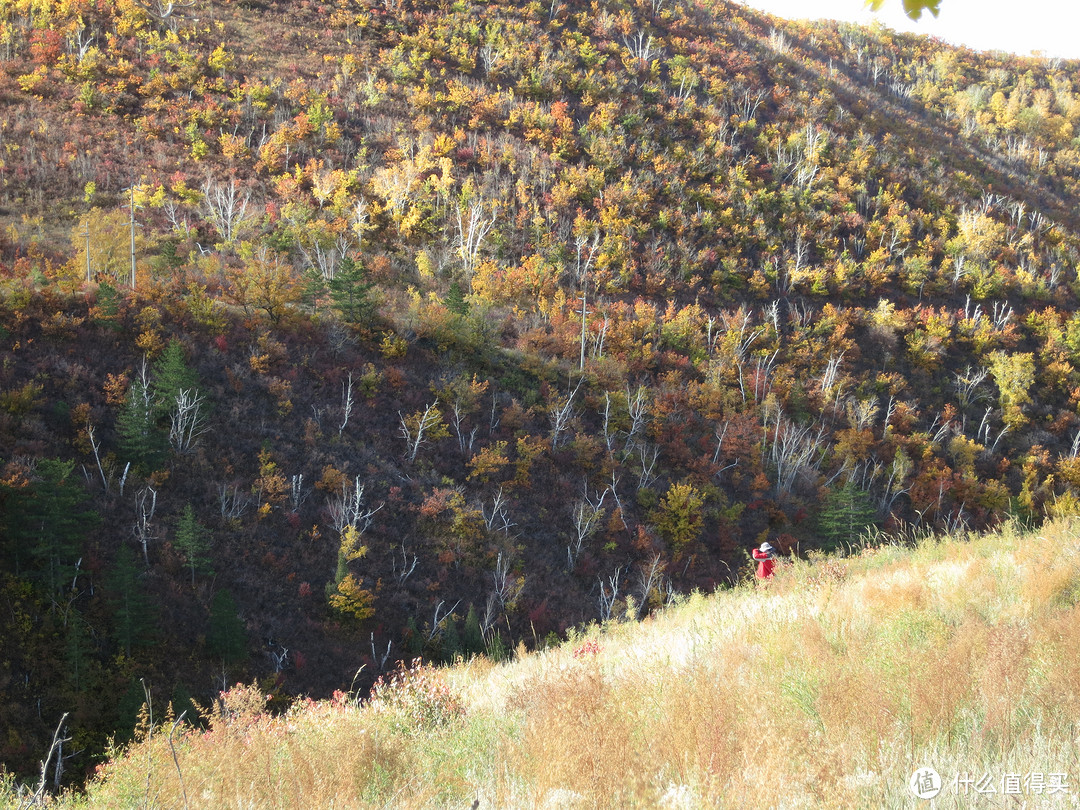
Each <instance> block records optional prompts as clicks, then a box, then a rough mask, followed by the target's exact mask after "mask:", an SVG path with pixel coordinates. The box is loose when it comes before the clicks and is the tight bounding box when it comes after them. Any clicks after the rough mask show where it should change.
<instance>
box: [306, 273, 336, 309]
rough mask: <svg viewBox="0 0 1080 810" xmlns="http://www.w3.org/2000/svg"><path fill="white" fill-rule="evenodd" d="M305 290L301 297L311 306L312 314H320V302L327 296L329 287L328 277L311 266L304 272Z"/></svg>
mask: <svg viewBox="0 0 1080 810" xmlns="http://www.w3.org/2000/svg"><path fill="white" fill-rule="evenodd" d="M303 283H304V286H303V290H302V292H301V297H302V298H303V300H304V301H307V302H308V304H309V305H310V306H311V314H312V315H318V314H319V302H320V301H321V300H322V299H323V298H324V297H325V296H326V294H327V292H328V291H329V288H328V287H327V286H326V279H325V278H324V277H323V274H322V273H320V272H319V271H318V270H316V269H315V268H311V269H310V270H308V271H307V272H306V273H304V279H303Z"/></svg>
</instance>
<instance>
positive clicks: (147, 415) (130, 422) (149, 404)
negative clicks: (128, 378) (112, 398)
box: [116, 377, 166, 469]
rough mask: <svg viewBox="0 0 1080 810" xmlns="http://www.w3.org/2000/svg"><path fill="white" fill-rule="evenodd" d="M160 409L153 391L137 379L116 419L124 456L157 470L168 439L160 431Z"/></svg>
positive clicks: (139, 378)
mask: <svg viewBox="0 0 1080 810" xmlns="http://www.w3.org/2000/svg"><path fill="white" fill-rule="evenodd" d="M158 416H159V405H158V402H157V401H156V400H155V398H154V393H153V391H152V390H151V387H150V386H149V385H148V384H147V383H146V382H145V381H144V380H143V379H142V378H141V377H137V378H136V379H135V381H134V382H132V383H131V387H130V388H129V389H128V395H127V398H126V399H125V400H124V404H123V406H121V409H120V413H119V415H118V416H117V417H116V432H117V433H118V434H119V437H120V449H121V451H122V452H123V454H124V456H125V457H126V458H128V459H130V460H131V461H133V462H134V463H135V464H136V465H140V466H143V467H146V468H150V469H155V468H156V467H157V466H158V465H159V464H160V463H161V462H162V461H163V459H164V456H165V446H166V444H165V435H164V433H163V432H162V431H161V429H160V428H159V427H158V424H157V420H158Z"/></svg>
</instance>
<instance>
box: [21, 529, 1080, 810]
mask: <svg viewBox="0 0 1080 810" xmlns="http://www.w3.org/2000/svg"><path fill="white" fill-rule="evenodd" d="M1078 597H1080V523H1074V522H1067V521H1063V522H1058V523H1055V524H1049V525H1046V526H1044V527H1043V528H1042V529H1041V530H1040V531H1038V532H1037V533H1035V534H1030V535H1024V534H1022V533H1020V532H1019V531H1017V530H1016V529H1014V528H1012V527H1008V528H1005V529H1003V530H1001V531H999V532H996V533H993V534H988V535H986V536H981V537H972V538H964V539H962V540H937V539H934V538H924V539H922V540H920V541H919V542H918V544H917V545H914V546H900V545H888V544H885V545H882V546H880V547H872V548H867V549H862V550H859V551H857V552H856V553H853V554H850V555H848V556H846V557H819V558H817V559H813V560H810V561H800V562H795V563H792V564H789V565H784V566H781V567H780V569H779V572H778V574H777V576H776V577H775V578H774V580H773V581H771V582H769V583H767V584H765V585H759V584H755V583H753V582H748V583H746V584H743V585H740V586H739V587H737V588H734V589H732V590H729V591H724V592H720V593H718V594H715V595H713V596H708V597H706V596H702V595H694V596H691V597H689V598H687V599H685V600H684V601H683V602H682V603H681V604H678V605H675V606H672V607H669V608H668V609H667V610H666V611H664V612H663V613H661V614H659V615H656V616H653V617H651V618H649V619H647V620H646V621H644V622H642V623H624V624H619V623H613V624H609V625H607V626H605V627H602V628H601V627H595V626H594V627H592V628H589V629H587V630H586V631H585V632H584V633H582V634H579V635H576V636H575V637H574V638H572V639H571V640H570V641H568V642H567V643H566V644H564V645H562V646H561V647H558V648H554V649H549V650H544V651H541V652H537V653H533V654H527V655H526V654H521V655H519V656H518V658H517V660H515V661H513V662H511V663H507V664H494V663H492V662H491V661H488V660H486V659H476V660H473V661H470V662H465V663H462V664H460V665H458V666H457V667H453V668H449V669H444V670H428V669H423V670H415V671H413V672H412V673H410V674H407V675H403V676H401V678H399V682H398V683H397V684H396V685H395V686H391V687H389V688H388V689H387V690H384V692H383V693H382V695H381V696H380V697H377V698H375V699H373V700H371V701H363V702H357V701H355V700H353V699H350V698H348V697H342V698H340V699H338V700H336V701H325V702H312V703H308V704H302V705H299V706H297V707H295V708H294V709H293V710H292V711H290V712H289V713H288V714H287V715H285V716H282V717H268V716H265V715H263V714H261V713H260V711H259V709H260V703H259V697H258V696H257V695H255V694H253V693H250V692H249V691H248V692H245V691H243V690H234V692H235V694H234V695H232V696H231V698H230V700H232V701H234V711H232V712H231V713H230V715H229V716H227V717H222V716H218V717H217V718H215V720H214V722H213V726H212V728H211V730H210V731H208V732H197V731H192V730H188V731H186V732H183V733H181V732H180V731H179V730H178V731H177V733H176V734H174V735H173V738H172V744H171V745H170V738H169V733H168V732H169V728H170V727H169V725H168V724H167V723H159V724H158V731H157V733H155V734H154V735H153V736H151V737H150V738H149V739H145V740H143V741H142V742H140V743H138V744H136V745H134V746H132V747H131V748H130V749H129V750H128V751H127V752H125V753H124V755H123V756H120V757H118V758H117V759H115V760H114V761H113V762H111V763H110V765H109V766H108V767H107V768H105V769H104V770H103V772H102V773H101V774H100V776H99V778H98V779H97V780H95V782H94V783H93V784H92V785H91V786H90V789H89V792H88V793H87V794H86V795H84V796H72V797H65V798H64V799H63V800H62V801H61V802H60V803H61V804H62V805H63V806H66V807H84V806H85V807H116V808H121V807H124V808H126V807H136V806H147V807H170V808H172V807H187V808H224V807H235V808H247V807H259V808H275V807H281V808H285V807H337V808H354V807H355V808H364V807H405V808H408V807H468V806H470V805H471V804H472V802H473V801H475V800H479V801H480V806H481V807H505V808H533V807H536V808H543V807H551V808H556V807H558V808H565V807H670V808H692V807H730V808H742V807H785V808H787V807H790V808H799V807H830V808H833V807H852V808H859V807H906V806H910V805H911V802H912V800H913V799H914V797H913V796H912V794H911V793H910V791H909V788H908V779H909V777H910V776H911V774H912V772H913V771H914V770H915V769H916V768H918V767H922V766H927V765H930V766H933V767H935V768H936V769H937V770H938V772H939V773H941V774H942V776H943V777H944V778H945V781H946V782H947V783H950V784H947V786H946V789H945V792H944V793H943V794H942V800H941V801H943V802H952V804H948V803H945V804H942V805H941V806H954V805H956V803H957V801H958V800H957V797H956V795H955V791H954V788H953V786H952V785H951V780H952V779H953V777H954V776H956V775H963V774H972V775H975V776H977V777H981V776H982V775H983V774H984V773H989V774H991V775H992V777H993V778H994V779H996V780H998V789H999V790H1000V788H1001V785H1000V780H1001V778H1002V777H1004V776H1005V774H1007V773H1013V774H1028V773H1040V774H1046V775H1048V774H1050V773H1065V774H1067V775H1068V784H1069V788H1068V790H1067V791H1063V792H1059V793H1056V794H1054V795H1052V796H1051V795H1045V794H1040V795H1038V796H1035V795H1028V796H1027V797H1026V798H1028V799H1029V801H1034V800H1035V799H1039V800H1040V801H1043V800H1045V801H1047V802H1050V803H1051V804H1050V806H1063V807H1064V806H1075V805H1076V804H1077V797H1080V762H1078V753H1080V745H1078V734H1080V725H1078V724H1080V644H1078V643H1077V640H1078V639H1080V605H1078V604H1077V602H1078ZM236 707H239V708H236ZM174 750H175V754H176V760H175V761H174V759H173V751H174ZM5 789H6V790H7V791H8V796H9V797H10V796H11V788H10V787H7V788H3V787H0V790H5ZM8 803H9V804H11V803H14V802H13V800H12V799H10V798H9V799H8Z"/></svg>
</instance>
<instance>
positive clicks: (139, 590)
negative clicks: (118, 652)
mask: <svg viewBox="0 0 1080 810" xmlns="http://www.w3.org/2000/svg"><path fill="white" fill-rule="evenodd" d="M141 577H142V574H141V572H140V571H139V567H138V565H137V564H136V562H135V552H134V551H132V550H131V547H130V546H128V545H127V544H123V545H121V546H120V550H119V551H118V552H117V554H116V563H115V565H114V567H113V570H112V572H111V574H110V576H109V586H110V590H111V591H112V593H111V595H110V598H109V602H110V603H111V605H112V609H113V621H114V626H115V632H116V642H117V644H119V645H120V647H121V649H123V651H124V654H125V655H127V656H129V657H130V656H131V651H132V650H133V649H135V648H136V647H144V646H147V645H149V644H151V643H152V642H153V635H154V625H155V621H154V616H153V612H152V606H151V602H150V598H149V597H148V596H147V595H146V591H145V590H143V586H142V582H141V581H140V580H141Z"/></svg>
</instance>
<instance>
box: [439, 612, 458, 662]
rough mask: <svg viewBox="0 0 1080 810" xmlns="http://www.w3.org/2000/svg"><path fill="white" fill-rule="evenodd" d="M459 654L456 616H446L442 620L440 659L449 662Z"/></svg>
mask: <svg viewBox="0 0 1080 810" xmlns="http://www.w3.org/2000/svg"><path fill="white" fill-rule="evenodd" d="M459 655H461V635H460V634H459V633H458V629H457V617H456V616H448V617H447V619H446V621H445V622H443V631H442V659H443V661H446V662H447V663H450V662H452V661H453V660H454V659H455V658H456V657H457V656H459Z"/></svg>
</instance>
